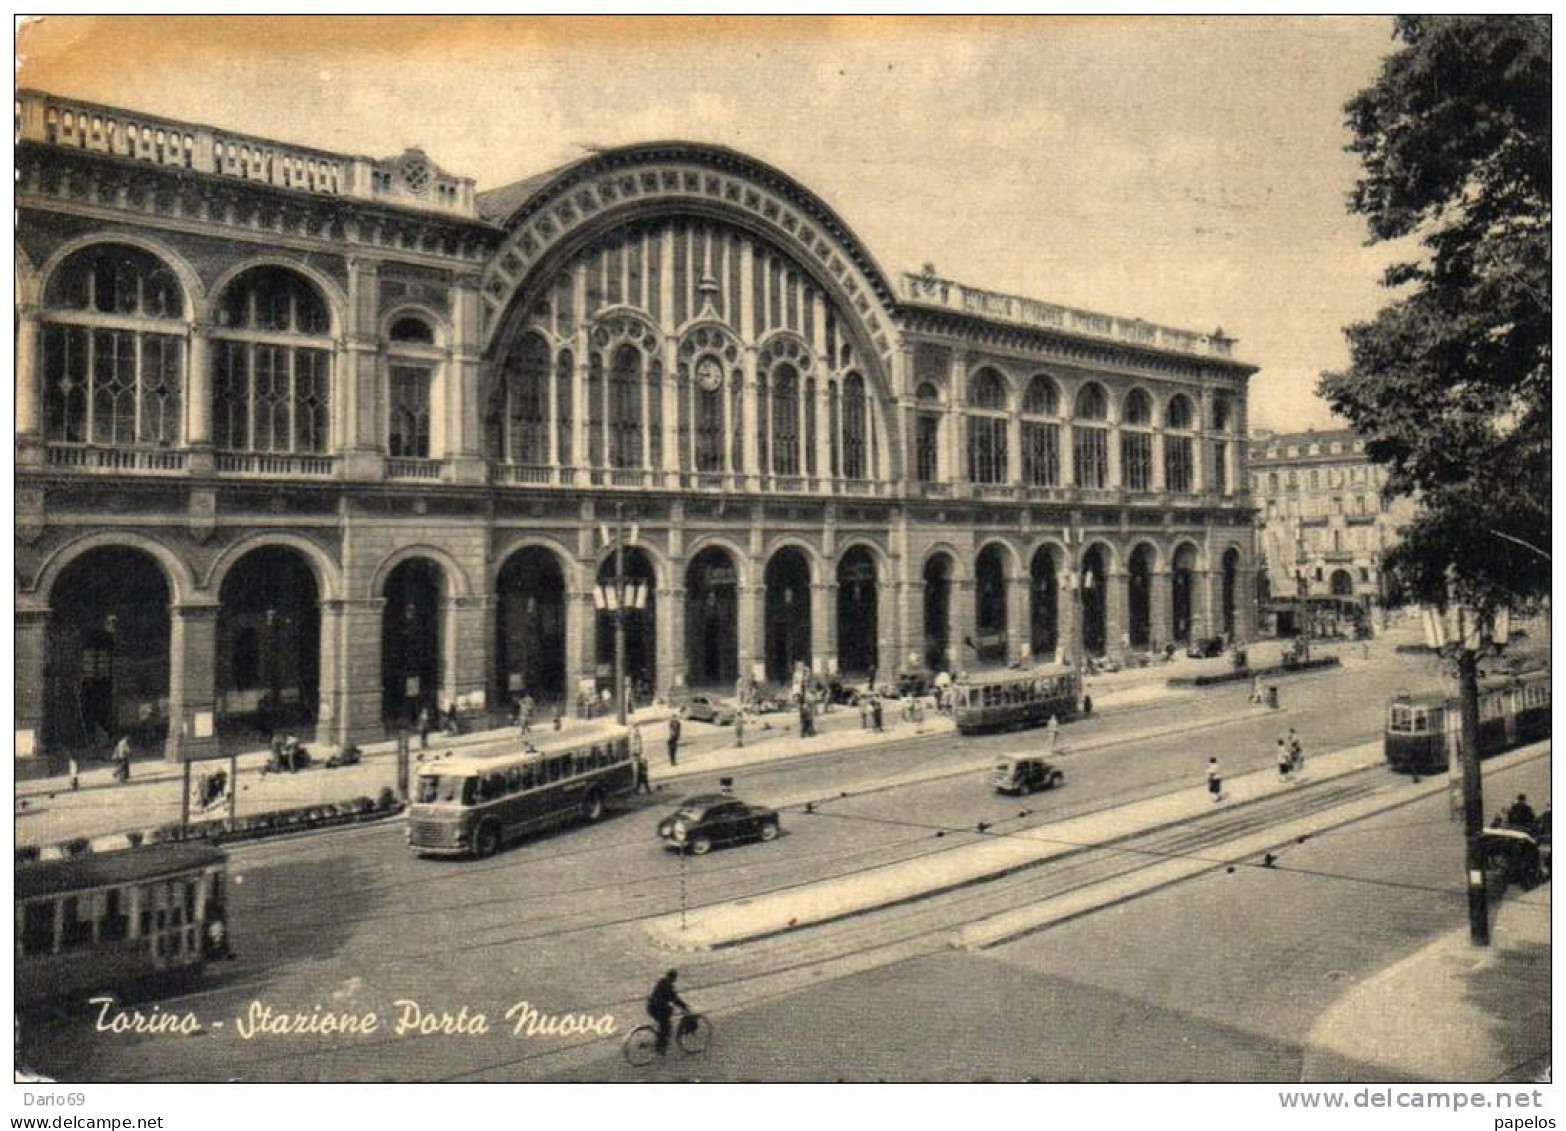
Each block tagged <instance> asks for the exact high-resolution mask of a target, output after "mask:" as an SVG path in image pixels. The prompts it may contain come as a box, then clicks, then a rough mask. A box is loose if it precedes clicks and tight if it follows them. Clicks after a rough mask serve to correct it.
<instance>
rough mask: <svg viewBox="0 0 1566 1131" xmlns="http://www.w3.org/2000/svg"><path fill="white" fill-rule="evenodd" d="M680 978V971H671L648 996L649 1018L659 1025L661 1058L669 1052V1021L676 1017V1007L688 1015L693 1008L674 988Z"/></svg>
mask: <svg viewBox="0 0 1566 1131" xmlns="http://www.w3.org/2000/svg"><path fill="white" fill-rule="evenodd" d="M679 976H680V972H679V971H678V970H670V971H669V972H668V973H667V974H665V975H664V976H663V977H661V978H659V979H658V984H657V985H655V986H653V988H652V993H650V994H648V995H647V1016H649V1017H651V1018H652V1019H653V1020H654V1021H656V1022H657V1023H658V1055H659V1056H663V1055H665V1054H666V1053H667V1052H668V1051H669V1019H670V1018H671V1017H672V1016H673V1015H674V1007H675V1006H679V1007H680V1008H681V1009H683V1010H684V1011H685V1012H686V1013H689V1012H690V1011H691V1007H690V1006H688V1005H686V1004H685V1002H684V1000H683V999H682V998H681V997H680V995H679V992H678V991H676V990H675V988H674V980H675V979H676V978H678V977H679Z"/></svg>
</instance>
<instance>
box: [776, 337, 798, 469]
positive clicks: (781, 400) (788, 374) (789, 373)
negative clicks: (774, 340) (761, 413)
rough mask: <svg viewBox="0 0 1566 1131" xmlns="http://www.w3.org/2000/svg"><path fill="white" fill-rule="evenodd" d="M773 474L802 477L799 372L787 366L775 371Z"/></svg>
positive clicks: (780, 366)
mask: <svg viewBox="0 0 1566 1131" xmlns="http://www.w3.org/2000/svg"><path fill="white" fill-rule="evenodd" d="M772 473H773V474H774V475H798V474H799V372H798V370H796V369H795V368H794V367H793V366H792V365H787V364H785V365H779V366H778V367H777V368H776V369H774V370H773V371H772Z"/></svg>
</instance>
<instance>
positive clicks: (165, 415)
mask: <svg viewBox="0 0 1566 1131" xmlns="http://www.w3.org/2000/svg"><path fill="white" fill-rule="evenodd" d="M184 314H185V298H184V295H183V293H182V292H181V291H180V288H179V284H178V282H177V281H176V280H175V278H174V274H173V272H171V271H170V270H169V269H168V268H167V267H165V266H164V265H163V263H162V262H161V261H160V260H159V259H158V258H157V257H156V256H153V255H151V254H150V253H148V252H145V251H142V250H141V249H140V248H134V247H127V246H124V245H122V244H100V245H97V246H94V247H89V248H85V249H83V250H81V251H78V252H76V253H75V254H74V255H72V256H70V257H69V258H68V259H66V261H65V262H64V263H62V264H61V265H60V268H59V270H57V271H56V272H55V273H54V275H53V277H51V278H50V280H49V285H48V288H47V290H46V291H45V294H44V312H43V385H44V416H45V420H44V427H45V433H46V435H47V437H48V438H49V439H50V440H56V441H64V442H68V443H89V442H90V443H94V444H161V445H173V444H178V443H180V442H181V441H182V440H183V439H184V436H183V432H182V429H181V426H180V422H181V419H182V410H181V405H182V404H183V395H182V394H183V391H184V387H185V377H184V371H185V352H184V333H185V326H184V324H183V322H182V321H180V320H181V319H182V318H183V317H184Z"/></svg>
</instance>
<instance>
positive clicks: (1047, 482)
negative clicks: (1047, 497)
mask: <svg viewBox="0 0 1566 1131" xmlns="http://www.w3.org/2000/svg"><path fill="white" fill-rule="evenodd" d="M1059 415H1060V393H1059V391H1058V390H1057V389H1056V388H1055V382H1054V381H1051V380H1050V379H1049V378H1048V377H1046V376H1044V374H1042V373H1040V374H1039V375H1038V376H1036V377H1034V378H1033V380H1032V381H1030V382H1028V392H1027V395H1026V396H1025V397H1023V399H1022V481H1023V482H1024V483H1025V484H1027V485H1028V486H1030V487H1058V486H1060V423H1059V421H1058V420H1057V419H1056V417H1058V416H1059Z"/></svg>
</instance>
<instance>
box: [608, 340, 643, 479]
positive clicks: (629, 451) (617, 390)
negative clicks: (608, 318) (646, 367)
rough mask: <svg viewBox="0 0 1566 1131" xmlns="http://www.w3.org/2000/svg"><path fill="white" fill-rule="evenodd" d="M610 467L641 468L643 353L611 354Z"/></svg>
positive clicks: (630, 349)
mask: <svg viewBox="0 0 1566 1131" xmlns="http://www.w3.org/2000/svg"><path fill="white" fill-rule="evenodd" d="M609 465H610V466H611V467H641V466H642V353H641V351H640V350H638V349H637V348H636V347H635V346H633V345H622V346H620V347H619V348H617V349H616V350H615V351H614V357H613V359H612V361H611V363H610V367H609Z"/></svg>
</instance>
